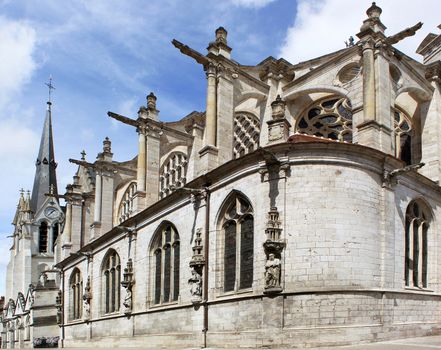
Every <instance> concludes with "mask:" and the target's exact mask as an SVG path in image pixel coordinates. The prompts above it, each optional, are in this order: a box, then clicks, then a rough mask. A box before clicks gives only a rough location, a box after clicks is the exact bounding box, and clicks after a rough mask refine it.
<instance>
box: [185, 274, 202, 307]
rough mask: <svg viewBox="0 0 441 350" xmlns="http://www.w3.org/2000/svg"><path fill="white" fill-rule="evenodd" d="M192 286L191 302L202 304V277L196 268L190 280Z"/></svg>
mask: <svg viewBox="0 0 441 350" xmlns="http://www.w3.org/2000/svg"><path fill="white" fill-rule="evenodd" d="M188 283H190V285H191V289H190V293H191V301H192V302H200V301H201V300H202V276H201V274H200V273H198V271H196V269H195V268H193V269H192V271H191V277H190V278H189V279H188Z"/></svg>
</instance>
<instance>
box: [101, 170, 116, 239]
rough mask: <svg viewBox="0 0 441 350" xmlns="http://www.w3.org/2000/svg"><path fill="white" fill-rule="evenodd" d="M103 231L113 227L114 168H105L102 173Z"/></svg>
mask: <svg viewBox="0 0 441 350" xmlns="http://www.w3.org/2000/svg"><path fill="white" fill-rule="evenodd" d="M101 179H102V180H101V181H102V183H101V217H100V224H101V231H102V233H105V232H107V231H109V230H111V229H112V227H113V193H114V188H113V187H114V185H113V183H114V181H113V179H114V174H113V170H112V169H105V170H104V171H103V172H102V175H101Z"/></svg>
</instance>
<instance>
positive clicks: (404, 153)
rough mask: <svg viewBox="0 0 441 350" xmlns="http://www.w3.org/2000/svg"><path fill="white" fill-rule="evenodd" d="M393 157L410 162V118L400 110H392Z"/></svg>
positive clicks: (411, 129) (408, 163)
mask: <svg viewBox="0 0 441 350" xmlns="http://www.w3.org/2000/svg"><path fill="white" fill-rule="evenodd" d="M393 113H394V135H395V157H397V158H399V159H401V160H403V161H405V162H406V164H407V165H410V164H412V134H413V128H412V123H411V121H410V119H409V118H408V117H407V116H406V115H405V114H404V113H403V112H402V111H400V110H398V109H395V110H394V112H393Z"/></svg>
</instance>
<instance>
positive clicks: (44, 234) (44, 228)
mask: <svg viewBox="0 0 441 350" xmlns="http://www.w3.org/2000/svg"><path fill="white" fill-rule="evenodd" d="M38 232H39V234H38V251H39V252H40V253H47V246H48V244H47V243H48V242H47V240H48V225H47V222H46V221H42V222H41V223H40V228H39V231H38Z"/></svg>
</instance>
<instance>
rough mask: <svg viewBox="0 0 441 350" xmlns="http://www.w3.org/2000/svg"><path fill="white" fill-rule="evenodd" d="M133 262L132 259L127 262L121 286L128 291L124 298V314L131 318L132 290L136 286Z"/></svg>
mask: <svg viewBox="0 0 441 350" xmlns="http://www.w3.org/2000/svg"><path fill="white" fill-rule="evenodd" d="M133 273H134V271H133V261H132V259H131V258H129V260H128V261H127V266H126V267H125V268H124V273H123V280H122V281H121V286H123V288H124V289H125V290H126V295H125V297H124V301H123V306H124V314H126V315H127V316H129V315H130V314H131V313H132V306H133V302H132V288H133V285H134V284H135V279H134V278H133Z"/></svg>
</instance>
